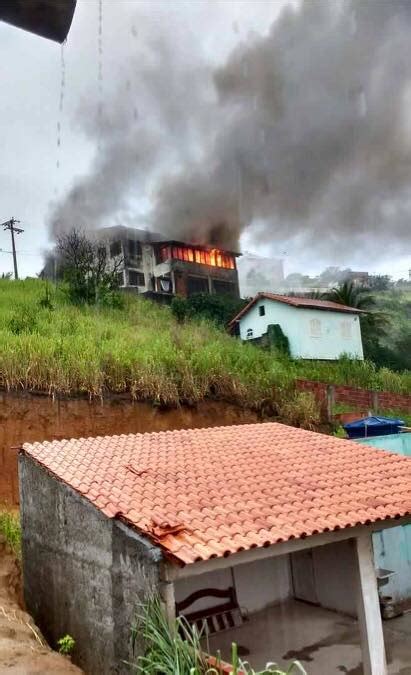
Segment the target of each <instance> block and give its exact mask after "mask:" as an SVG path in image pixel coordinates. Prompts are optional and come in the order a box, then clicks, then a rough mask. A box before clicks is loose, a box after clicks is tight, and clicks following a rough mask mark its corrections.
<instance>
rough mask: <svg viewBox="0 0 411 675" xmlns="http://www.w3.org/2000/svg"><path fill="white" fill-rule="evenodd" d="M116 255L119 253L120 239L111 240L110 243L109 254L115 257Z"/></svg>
mask: <svg viewBox="0 0 411 675" xmlns="http://www.w3.org/2000/svg"><path fill="white" fill-rule="evenodd" d="M117 255H121V241H113V243H112V244H110V256H111V257H112V258H115V257H116V256H117Z"/></svg>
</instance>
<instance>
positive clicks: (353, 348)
mask: <svg viewBox="0 0 411 675" xmlns="http://www.w3.org/2000/svg"><path fill="white" fill-rule="evenodd" d="M360 314H361V310H358V309H355V308H353V307H347V306H346V305H339V304H337V303H335V302H329V301H326V300H314V299H311V298H302V297H301V298H298V297H290V296H285V295H274V294H271V293H259V294H258V295H256V296H255V298H253V300H251V302H249V304H248V305H247V306H246V307H244V309H243V310H242V311H241V312H239V314H237V316H236V317H234V319H233V320H232V321H231V322H230V327H231V329H234V328H235V327H236V326H238V329H239V334H240V337H241V339H242V340H253V339H255V338H260V337H261V336H262V335H264V333H266V332H267V327H268V326H269V325H271V324H278V325H279V326H280V327H281V329H282V331H283V333H284V334H285V335H286V336H287V337H288V340H289V345H290V352H291V356H292V357H293V358H301V359H327V360H333V359H338V358H340V356H341V355H342V354H347V355H349V356H351V357H352V358H356V359H363V358H364V355H363V349H362V341H361V328H360V316H359V315H360Z"/></svg>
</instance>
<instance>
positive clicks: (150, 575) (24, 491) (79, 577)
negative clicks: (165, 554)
mask: <svg viewBox="0 0 411 675" xmlns="http://www.w3.org/2000/svg"><path fill="white" fill-rule="evenodd" d="M19 480H20V504H21V507H20V512H21V524H22V531H23V541H22V553H23V573H24V595H25V601H26V604H27V609H28V611H29V612H30V613H31V614H32V615H33V617H34V619H35V621H36V623H37V624H38V625H39V626H40V628H41V630H42V631H43V632H44V634H45V635H46V637H47V638H48V640H49V641H50V643H51V644H52V645H55V644H56V641H57V640H58V639H59V638H60V637H62V636H63V635H65V634H67V633H68V634H70V635H71V636H72V637H73V638H74V639H75V641H76V648H75V652H74V660H75V662H76V663H78V664H79V665H80V666H81V667H82V668H83V669H84V670H85V671H86V672H87V673H88V675H105V674H106V673H123V672H124V673H125V672H129V670H128V668H127V667H126V666H125V665H123V664H122V661H123V660H128V659H130V658H131V653H130V627H131V624H132V622H133V619H134V616H135V611H136V605H137V604H138V603H139V602H141V601H143V600H144V598H145V597H146V594H147V592H148V590H149V589H157V588H159V565H160V561H161V555H160V551H159V550H158V549H157V548H155V547H153V546H151V545H150V544H149V543H148V542H146V541H145V540H143V539H142V538H140V537H138V536H137V535H136V534H134V533H133V532H132V531H131V530H129V529H128V528H126V527H125V526H124V525H122V524H121V523H118V522H116V521H113V520H110V519H108V518H106V517H105V516H104V515H103V514H102V513H101V512H100V511H98V509H96V508H95V507H93V506H92V505H91V504H90V503H89V502H87V501H86V500H85V499H83V498H81V497H80V496H79V495H78V494H77V493H76V492H75V491H73V490H71V489H70V488H68V487H67V486H66V485H64V484H63V483H60V482H59V481H57V480H56V479H54V478H53V477H52V476H50V475H48V474H47V473H46V472H45V471H44V470H43V469H42V468H41V467H39V466H38V465H37V464H36V463H34V462H33V461H32V460H31V459H30V458H29V457H26V456H24V455H20V457H19ZM139 647H140V649H141V647H142V645H141V643H139Z"/></svg>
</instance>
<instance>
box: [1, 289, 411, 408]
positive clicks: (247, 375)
mask: <svg viewBox="0 0 411 675" xmlns="http://www.w3.org/2000/svg"><path fill="white" fill-rule="evenodd" d="M45 289H46V284H45V282H42V281H40V280H26V281H18V282H14V281H0V387H1V388H3V389H10V390H19V389H22V390H32V391H41V392H46V393H48V394H50V395H78V394H83V395H89V396H105V395H107V393H108V392H111V393H115V392H119V393H124V392H126V393H128V394H129V395H130V396H131V397H133V398H135V399H138V400H149V401H153V402H154V403H159V404H165V405H176V404H178V403H179V402H190V403H195V402H196V401H199V400H201V399H204V398H206V397H208V396H218V397H221V398H224V399H227V400H233V401H237V402H240V403H242V404H244V405H246V406H255V407H259V406H261V405H263V404H264V402H267V401H271V402H272V401H278V400H280V399H281V397H284V393H285V395H286V396H288V392H289V390H290V388H292V383H293V381H294V380H295V378H296V377H302V378H304V377H305V378H309V379H316V380H323V381H325V382H335V383H348V384H351V385H354V386H360V387H366V388H373V389H380V390H388V391H394V392H401V393H409V392H410V391H411V373H410V372H405V373H401V374H398V373H393V372H391V371H387V370H384V369H382V370H380V371H378V370H377V369H376V368H375V367H374V366H373V365H372V364H369V363H361V362H355V363H354V362H351V361H348V360H343V361H341V362H339V363H321V362H318V363H317V362H314V363H313V362H303V361H300V362H297V361H292V360H290V359H287V358H286V357H280V356H277V355H275V354H274V353H272V352H271V353H270V352H266V351H263V350H261V349H258V348H256V347H255V346H253V345H250V344H242V343H241V342H240V341H239V340H235V339H233V338H232V337H230V336H229V335H227V334H225V333H224V332H223V331H222V330H220V329H218V328H217V327H215V326H214V325H212V324H211V323H207V322H194V321H193V322H190V323H186V324H183V325H181V324H179V323H177V322H176V320H175V319H174V318H173V317H172V315H171V312H170V310H169V308H167V307H160V306H157V305H155V304H153V303H151V302H149V301H146V300H144V299H142V298H139V297H136V296H133V297H129V296H127V297H126V298H125V303H124V307H123V308H122V309H101V308H95V307H74V306H71V305H69V304H68V303H67V302H66V301H65V297H64V294H63V293H62V292H61V290H60V289H54V288H52V293H51V301H52V305H53V308H52V309H50V308H47V307H44V306H42V302H41V301H42V299H44V297H45V292H46V291H45Z"/></svg>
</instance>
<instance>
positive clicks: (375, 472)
mask: <svg viewBox="0 0 411 675" xmlns="http://www.w3.org/2000/svg"><path fill="white" fill-rule="evenodd" d="M19 481H20V503H21V520H22V531H23V541H22V553H23V570H24V593H25V599H26V603H27V607H28V610H29V611H30V612H31V613H32V614H33V616H34V618H35V620H36V622H37V623H38V625H40V627H41V628H42V629H43V631H44V632H45V634H46V636H47V637H48V638H49V639H50V640H51V641H52V642H53V643H55V641H56V640H57V639H58V638H59V637H61V636H62V635H64V634H66V633H69V634H70V635H72V636H73V637H74V638H75V640H76V652H75V659H76V660H77V662H78V663H79V665H81V666H82V667H83V668H84V669H85V670H86V672H87V673H89V674H90V675H94V674H96V675H97V674H98V675H104V674H105V673H114V672H116V673H121V672H123V670H124V672H128V671H127V668H126V666H125V665H124V661H127V660H129V659H130V656H131V655H130V651H129V650H130V639H129V638H130V626H131V624H132V622H133V618H134V615H135V611H136V606H137V604H138V603H139V602H141V601H143V600H144V599H145V598H146V597H147V595H148V594H149V593H150V592H152V591H153V590H154V591H158V592H159V594H160V595H161V597H162V598H163V601H164V605H165V609H166V611H167V614H168V616H169V618H170V619H172V618H174V617H175V615H176V613H183V614H184V615H186V616H188V617H190V620H193V621H197V620H199V619H203V620H205V622H206V626H207V629H208V630H209V633H210V645H211V647H212V649H213V650H215V649H218V648H221V649H222V650H223V654H224V653H225V652H224V649H225V645H226V644H227V643H228V644H229V643H230V642H231V641H232V640H237V641H238V642H239V643H240V645H241V646H243V647H245V648H247V650H248V651H249V656H248V657H247V659H249V660H250V662H251V663H252V664H253V665H254V667H258V668H260V667H263V666H264V663H265V662H266V661H268V660H277V661H280V662H282V661H281V660H282V659H285V660H286V661H287V660H290V658H291V657H292V655H293V654H295V649H296V648H297V647H298V646H300V647H302V646H303V645H304V644H307V643H306V642H304V640H306V641H307V640H308V641H310V640H311V644H313V640H314V642H316V643H318V646H317V647H316V649H315V651H316V652H318V654H319V659H317V660H316V661H315V662H314V665H313V669H312V674H313V675H314V674H315V675H331V674H332V673H338V672H341V667H342V666H344V667H345V668H351V667H352V668H355V667H358V668H360V670H358V672H361V661H362V664H363V666H362V667H363V673H364V675H385V674H386V673H387V667H386V657H385V648H384V638H383V630H382V622H381V615H380V608H379V600H378V592H377V583H376V574H375V570H374V563H373V552H372V533H373V532H374V531H376V530H382V529H385V528H389V527H391V526H394V525H400V524H404V523H408V522H410V521H411V517H410V514H411V459H410V458H407V457H402V456H400V455H395V454H393V453H389V452H384V451H381V450H377V449H375V448H371V447H367V446H365V445H364V446H362V445H358V444H356V443H353V442H351V441H348V440H343V439H338V438H334V437H330V436H326V435H323V434H317V433H313V432H310V431H306V430H302V429H296V428H293V427H288V426H285V425H281V424H276V423H268V424H250V425H241V426H229V427H215V428H208V429H191V430H182V431H172V432H160V433H151V434H137V435H122V436H111V437H99V438H88V439H84V438H80V439H74V440H73V439H72V440H63V441H53V442H44V443H34V444H31V445H29V444H26V445H24V446H23V448H22V450H21V452H20V456H19ZM313 598H314V605H313V604H306V603H305V602H304V600H305V599H310V602H311V603H312V602H313ZM279 607H280V608H281V609H278V608H279ZM313 613H314V614H313ZM346 615H352V616H355V617H358V628H357V624H356V623H355V622H354V623H353V626H352V631H353V633H352V634H353V635H354V637H353V638H352V639H353V644H351V643H350V641H348V642H347V635H345V636H344V638H341V639H342V646H341V648H340V651H339V652H338V654H336V655H335V654H334V652H332V650H331V651H330V645H332V644H337V643H338V640H339V638H338V637H337V638H335V637H332V635H330V632H331V633H332V630H331V627H332V626H334V628H335V627H339V630H341V625H342V624H344V621H345V619H344V616H346ZM333 617H336V619H333ZM313 630H314V632H315V638H313V637H312V635H313ZM357 632H358V644H361V651H360V650H359V648H358V647H356V646H355V645H356V644H357V637H355V636H357ZM321 636H322V637H321ZM333 640H334V642H333ZM301 641H303V642H302V643H301ZM308 644H310V642H308ZM321 646H323V647H324V646H325V647H324V650H323V649H322V648H321ZM137 649H140V650H143V645H142V644H141V643H139V642H137ZM356 650H357V651H356ZM333 654H334V656H333ZM316 658H317V657H316ZM321 658H323V661H322V662H321ZM324 659H325V661H324ZM333 659H334V660H333ZM353 659H354V662H353ZM314 666H315V669H314ZM346 672H348V670H347V671H346ZM350 672H351V671H350ZM352 672H354V671H352ZM355 672H357V670H356V671H355Z"/></svg>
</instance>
